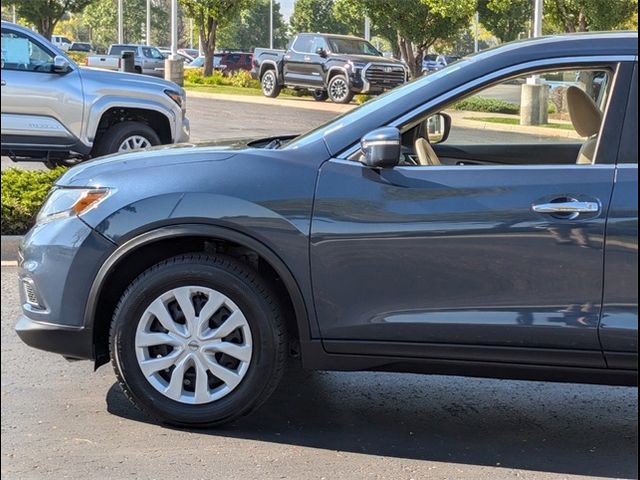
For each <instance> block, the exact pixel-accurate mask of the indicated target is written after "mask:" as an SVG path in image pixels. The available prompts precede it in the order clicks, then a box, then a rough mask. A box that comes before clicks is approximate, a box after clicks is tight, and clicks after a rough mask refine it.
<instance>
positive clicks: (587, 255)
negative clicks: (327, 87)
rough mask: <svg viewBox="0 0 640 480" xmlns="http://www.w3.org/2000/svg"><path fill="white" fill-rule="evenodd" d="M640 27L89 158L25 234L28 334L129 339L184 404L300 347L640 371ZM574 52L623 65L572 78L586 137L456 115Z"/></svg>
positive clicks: (112, 344)
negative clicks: (289, 114) (587, 83)
mask: <svg viewBox="0 0 640 480" xmlns="http://www.w3.org/2000/svg"><path fill="white" fill-rule="evenodd" d="M637 41H638V37H637V34H631V33H607V34H588V35H568V36H562V37H557V38H556V37H546V38H540V39H536V40H532V41H525V42H516V43H511V44H506V45H504V46H501V47H499V48H497V49H493V50H491V51H487V52H481V53H479V54H477V55H475V56H474V57H473V58H467V59H462V60H460V62H458V63H456V64H455V66H449V67H445V68H443V69H441V70H438V71H437V72H434V73H432V74H430V75H425V76H423V77H421V78H419V79H417V80H416V81H414V82H411V83H408V84H406V85H404V86H402V87H398V88H397V89H394V90H392V91H391V92H389V93H388V94H386V95H383V96H380V97H378V98H376V99H374V100H371V101H369V102H366V103H365V104H364V105H362V106H361V107H359V108H357V109H354V110H352V111H350V112H348V113H347V114H345V115H343V116H341V117H339V118H337V119H334V120H332V121H331V122H329V123H328V124H326V125H323V126H321V127H319V128H318V129H316V130H314V131H311V132H309V133H307V134H304V135H301V136H298V137H292V136H291V135H289V136H281V137H276V138H266V139H258V140H251V141H245V142H243V141H240V140H236V141H233V142H218V143H217V144H216V143H210V144H207V145H198V146H192V145H185V144H183V145H181V146H178V147H171V148H155V149H150V150H145V151H141V152H130V153H126V154H121V155H112V156H109V157H105V158H102V159H97V160H95V161H91V162H87V163H85V164H81V165H78V166H76V167H74V168H72V169H70V170H69V171H67V172H66V173H65V174H64V175H63V176H62V178H60V179H59V180H58V182H57V185H56V187H55V189H54V190H53V191H52V192H51V194H50V196H49V198H48V200H47V201H46V203H45V205H44V206H43V208H42V210H41V211H40V213H39V215H38V219H37V225H36V226H35V227H34V228H33V229H32V230H31V231H30V232H29V233H28V234H27V235H26V237H25V239H24V242H23V245H22V248H21V261H20V270H19V275H20V289H21V298H22V316H21V317H20V319H19V321H18V324H17V326H16V329H17V331H18V334H19V335H20V337H21V338H22V339H23V340H24V341H25V342H26V343H28V344H29V345H32V346H34V347H38V348H42V349H45V350H50V351H53V352H58V353H61V354H62V355H65V356H67V357H72V358H76V359H93V360H94V361H95V362H96V366H100V365H102V364H104V363H106V362H108V360H109V359H111V362H112V363H113V365H114V367H115V370H116V374H117V376H118V379H119V381H120V383H121V385H122V386H123V389H124V391H125V392H126V394H127V395H128V397H129V398H131V399H132V400H133V401H134V402H135V403H136V404H137V405H138V406H140V407H141V408H142V409H143V410H144V411H146V412H148V413H149V414H151V415H152V416H153V417H155V418H159V419H162V420H164V421H168V422H171V423H174V424H180V425H216V424H220V423H224V422H228V421H229V420H232V419H234V418H237V417H239V416H241V415H245V414H247V413H248V412H250V411H252V410H254V409H255V408H257V407H258V406H259V405H260V404H261V403H262V402H264V401H265V400H266V398H267V397H268V396H269V394H270V393H271V392H273V390H274V388H275V387H276V385H277V384H278V381H279V379H280V377H281V376H282V374H283V371H284V366H285V361H286V358H287V356H291V357H293V358H292V359H295V358H298V359H301V361H302V365H303V366H304V367H306V368H309V369H315V370H388V371H400V372H422V373H430V374H449V375H451V374H453V375H466V376H483V377H498V378H518V379H529V380H532V379H533V380H552V381H563V382H588V383H602V384H612V385H637V381H638V342H637V338H638V336H637V332H638V282H637V280H638V238H637V237H638V176H637V175H638V135H637V131H638V110H637V107H638V100H637V99H638V79H637V54H638V46H637ZM550 52H553V55H550ZM576 68H580V69H587V70H589V71H592V70H593V69H595V70H600V71H604V72H605V73H606V78H607V83H606V84H605V90H606V92H604V93H605V95H606V97H603V98H606V99H607V101H606V102H595V101H594V100H593V98H592V97H591V96H590V95H589V94H588V93H587V92H586V90H582V89H580V88H577V87H570V88H569V91H568V93H567V101H568V103H569V112H570V118H571V125H572V126H573V128H574V129H575V130H576V132H577V133H580V138H581V140H579V141H572V142H565V141H563V140H562V138H561V141H555V140H554V141H549V142H543V141H538V142H535V140H532V141H533V142H535V143H523V141H522V140H521V139H520V137H502V138H504V140H503V141H501V142H500V143H486V141H485V140H486V136H487V134H486V132H487V130H486V129H484V128H480V129H477V130H476V131H475V133H474V134H473V135H472V136H468V137H461V136H460V134H459V133H456V131H455V129H456V128H457V126H458V125H462V126H463V128H466V127H464V125H465V123H464V122H465V120H464V118H460V116H457V117H456V116H453V115H447V114H446V113H444V112H445V111H447V106H448V105H452V104H455V103H456V102H459V101H460V100H461V99H463V98H465V97H466V96H468V95H469V94H472V93H475V92H476V91H478V89H479V88H482V87H483V86H484V87H486V88H490V87H493V86H495V85H499V84H500V83H501V82H503V81H505V80H508V79H511V78H517V77H521V76H525V77H529V76H531V75H543V74H544V72H548V71H558V70H559V69H560V70H567V69H568V70H571V69H576ZM609 80H610V81H609ZM450 112H451V111H450ZM451 113H452V112H451ZM452 125H453V127H454V130H453V132H452V133H453V135H451V136H449V129H450V127H451V126H452ZM466 125H467V126H468V123H467V124H466ZM583 137H584V138H583ZM534 138H537V137H534ZM553 138H560V137H553ZM502 142H504V143H502ZM425 394H426V393H425Z"/></svg>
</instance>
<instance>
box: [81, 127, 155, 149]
mask: <svg viewBox="0 0 640 480" xmlns="http://www.w3.org/2000/svg"><path fill="white" fill-rule="evenodd" d="M161 143H162V142H161V141H160V137H158V134H157V133H156V132H155V131H154V130H153V128H151V127H150V126H149V125H147V124H146V123H142V122H135V121H127V122H122V123H116V124H115V125H112V126H111V127H109V129H108V130H107V131H106V132H104V134H103V135H102V136H101V137H100V138H99V139H98V140H97V142H96V145H94V147H93V151H92V153H91V156H92V157H100V156H102V155H109V154H111V153H117V152H128V151H131V150H140V149H141V148H148V147H153V146H155V145H160V144H161Z"/></svg>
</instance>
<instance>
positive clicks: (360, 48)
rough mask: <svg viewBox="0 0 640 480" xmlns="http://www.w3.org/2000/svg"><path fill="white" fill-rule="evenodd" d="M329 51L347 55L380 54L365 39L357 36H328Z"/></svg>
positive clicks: (378, 55) (377, 55)
mask: <svg viewBox="0 0 640 480" xmlns="http://www.w3.org/2000/svg"><path fill="white" fill-rule="evenodd" d="M327 43H328V44H329V51H330V52H331V53H344V54H347V55H373V56H376V57H381V56H382V54H381V53H380V52H379V51H378V50H376V48H375V47H374V46H373V45H371V44H370V43H369V42H367V41H365V40H359V39H357V38H340V37H328V38H327Z"/></svg>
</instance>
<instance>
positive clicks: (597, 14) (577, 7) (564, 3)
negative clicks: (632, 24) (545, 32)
mask: <svg viewBox="0 0 640 480" xmlns="http://www.w3.org/2000/svg"><path fill="white" fill-rule="evenodd" d="M544 13H545V21H546V22H548V23H549V26H550V27H552V28H553V29H554V30H556V31H561V32H586V31H597V30H620V29H623V28H625V26H626V25H627V24H628V22H629V18H630V17H632V16H635V17H636V18H637V15H638V2H637V0H635V1H634V0H545V2H544Z"/></svg>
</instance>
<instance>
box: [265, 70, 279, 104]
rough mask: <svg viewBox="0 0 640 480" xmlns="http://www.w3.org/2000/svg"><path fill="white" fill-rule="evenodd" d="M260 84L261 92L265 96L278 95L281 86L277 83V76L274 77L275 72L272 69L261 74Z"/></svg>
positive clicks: (273, 96)
mask: <svg viewBox="0 0 640 480" xmlns="http://www.w3.org/2000/svg"><path fill="white" fill-rule="evenodd" d="M260 85H261V87H262V94H263V95H264V96H265V97H269V98H276V97H277V96H278V95H280V90H281V88H282V87H281V86H280V85H278V77H276V72H275V71H273V70H267V71H266V72H264V73H263V74H262V79H260Z"/></svg>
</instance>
